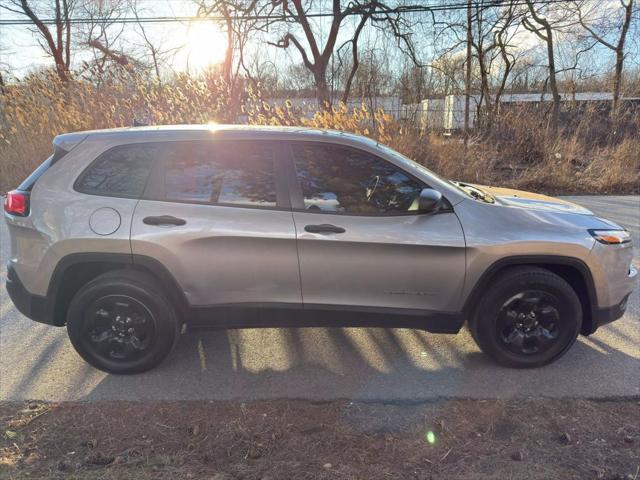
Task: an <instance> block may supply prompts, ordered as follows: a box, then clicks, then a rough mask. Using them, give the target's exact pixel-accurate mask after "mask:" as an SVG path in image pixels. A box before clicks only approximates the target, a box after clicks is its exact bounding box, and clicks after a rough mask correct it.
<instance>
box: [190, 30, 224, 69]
mask: <svg viewBox="0 0 640 480" xmlns="http://www.w3.org/2000/svg"><path fill="white" fill-rule="evenodd" d="M226 48H227V38H226V35H224V33H222V32H221V31H220V30H219V29H218V27H217V26H216V25H215V24H214V23H212V22H191V24H190V25H189V26H188V27H187V33H186V42H185V56H186V64H187V65H188V67H189V70H191V71H201V70H203V69H205V68H206V67H208V66H209V65H215V64H217V63H221V62H222V61H224V52H225V50H226Z"/></svg>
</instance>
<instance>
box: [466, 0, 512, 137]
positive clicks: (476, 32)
mask: <svg viewBox="0 0 640 480" xmlns="http://www.w3.org/2000/svg"><path fill="white" fill-rule="evenodd" d="M513 3H514V2H509V3H507V4H506V5H504V6H502V5H501V6H488V7H487V6H483V5H476V6H475V12H474V15H473V18H472V22H473V27H474V28H473V35H471V46H472V47H473V51H474V56H475V57H476V59H477V61H478V70H479V74H480V101H479V102H478V106H481V105H482V104H483V102H484V107H483V109H484V113H485V115H484V120H485V125H484V126H485V129H486V132H485V133H486V134H489V133H491V130H492V128H493V124H494V120H495V112H496V110H497V108H498V106H499V104H500V97H501V96H502V93H503V92H504V89H505V86H506V83H507V80H508V78H509V75H510V73H511V70H512V69H513V67H514V64H515V61H516V57H515V55H514V54H513V53H511V51H510V50H511V49H510V47H511V45H510V39H511V38H512V37H513V35H514V34H515V33H516V32H517V28H515V27H517V25H516V22H517V19H518V15H517V13H516V8H515V6H514V4H513ZM496 62H500V63H501V65H500V67H501V68H500V69H498V68H496ZM498 71H499V72H500V73H499V78H498V79H497V80H498V82H497V86H496V88H495V90H494V89H493V88H492V78H491V77H492V72H493V75H495V74H496V73H498Z"/></svg>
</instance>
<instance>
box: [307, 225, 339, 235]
mask: <svg viewBox="0 0 640 480" xmlns="http://www.w3.org/2000/svg"><path fill="white" fill-rule="evenodd" d="M304 229H305V231H307V232H309V233H344V232H346V230H345V229H344V228H342V227H336V226H335V225H330V224H328V223H323V224H322V225H307V226H306V227H304Z"/></svg>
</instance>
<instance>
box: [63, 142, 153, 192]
mask: <svg viewBox="0 0 640 480" xmlns="http://www.w3.org/2000/svg"><path fill="white" fill-rule="evenodd" d="M161 152H162V144H159V143H148V144H145V143H138V144H131V145H120V146H118V147H114V148H112V149H110V150H107V151H106V152H104V153H103V154H101V155H100V156H99V157H98V158H97V159H96V160H95V161H94V162H93V163H92V164H91V165H90V166H89V168H87V169H86V170H85V171H84V172H83V173H82V175H81V176H80V177H79V178H78V180H77V181H76V183H75V189H76V190H77V191H79V192H83V193H89V194H92V195H104V196H112V197H126V198H139V197H140V196H141V195H142V192H143V191H144V187H145V184H146V182H147V178H148V176H149V172H150V171H151V165H152V162H153V160H154V159H155V158H158V156H159V155H160V154H161Z"/></svg>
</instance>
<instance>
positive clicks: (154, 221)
mask: <svg viewBox="0 0 640 480" xmlns="http://www.w3.org/2000/svg"><path fill="white" fill-rule="evenodd" d="M142 222H143V223H145V224H147V225H184V224H185V223H187V221H186V220H184V219H182V218H176V217H173V216H171V215H160V216H159V217H144V219H143V220H142Z"/></svg>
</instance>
